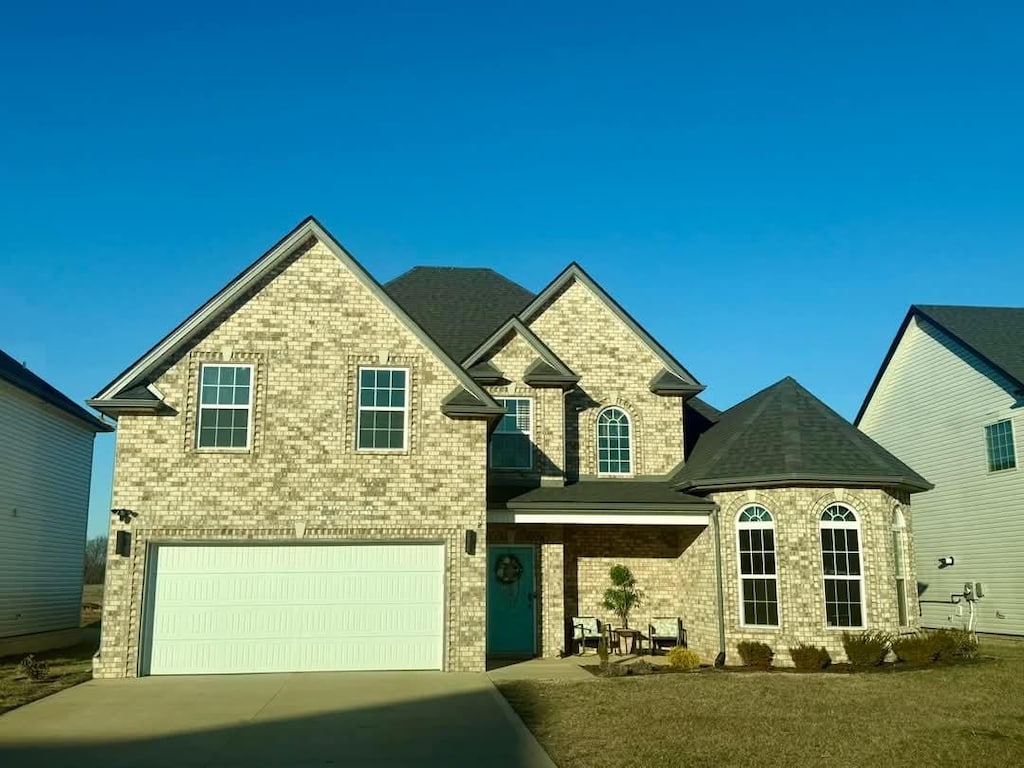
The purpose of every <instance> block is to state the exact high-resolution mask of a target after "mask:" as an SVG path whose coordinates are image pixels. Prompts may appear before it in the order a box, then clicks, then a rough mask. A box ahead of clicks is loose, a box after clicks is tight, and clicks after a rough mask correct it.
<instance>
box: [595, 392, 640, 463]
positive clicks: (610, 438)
mask: <svg viewBox="0 0 1024 768" xmlns="http://www.w3.org/2000/svg"><path fill="white" fill-rule="evenodd" d="M632 472H633V430H632V425H631V424H630V422H629V416H628V415H627V414H626V412H625V411H624V410H622V409H621V408H614V407H613V408H605V409H604V410H603V411H601V413H599V414H598V415H597V474H599V475H629V474H632Z"/></svg>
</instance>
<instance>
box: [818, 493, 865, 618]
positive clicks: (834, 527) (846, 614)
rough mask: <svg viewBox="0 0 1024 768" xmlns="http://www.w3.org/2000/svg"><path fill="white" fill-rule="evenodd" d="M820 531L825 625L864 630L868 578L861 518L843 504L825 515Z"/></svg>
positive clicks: (822, 518) (829, 510) (829, 508)
mask: <svg viewBox="0 0 1024 768" xmlns="http://www.w3.org/2000/svg"><path fill="white" fill-rule="evenodd" d="M820 529H821V562H822V570H823V573H824V578H825V622H826V623H827V624H828V626H830V627H863V626H864V575H863V571H862V570H861V564H860V523H858V522H857V516H856V515H855V514H854V513H853V510H852V509H850V508H849V507H847V506H845V505H843V504H832V505H831V506H829V507H828V508H827V509H826V510H825V511H824V512H822V513H821V521H820Z"/></svg>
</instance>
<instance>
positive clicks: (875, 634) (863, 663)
mask: <svg viewBox="0 0 1024 768" xmlns="http://www.w3.org/2000/svg"><path fill="white" fill-rule="evenodd" d="M890 641H891V638H890V637H889V635H888V634H887V633H885V632H882V631H880V630H871V631H868V632H843V650H844V651H846V658H848V659H849V660H850V663H851V664H853V665H855V666H858V667H874V666H876V665H878V664H881V663H882V661H883V660H884V659H885V655H886V654H887V653H888V652H889V643H890Z"/></svg>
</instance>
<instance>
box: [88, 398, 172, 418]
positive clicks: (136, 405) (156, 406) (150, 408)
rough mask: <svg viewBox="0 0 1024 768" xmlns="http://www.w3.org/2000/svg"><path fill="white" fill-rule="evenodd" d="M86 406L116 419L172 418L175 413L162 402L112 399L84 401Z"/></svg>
mask: <svg viewBox="0 0 1024 768" xmlns="http://www.w3.org/2000/svg"><path fill="white" fill-rule="evenodd" d="M85 403H86V405H88V406H89V407H90V408H95V409H96V410H97V411H99V412H100V413H102V414H104V415H105V416H110V417H111V418H114V419H116V418H117V417H118V416H173V415H174V414H176V413H177V411H176V410H175V409H174V408H172V407H171V406H169V405H168V404H167V403H165V402H163V401H162V400H129V399H125V398H114V399H109V400H100V399H93V400H86V401H85Z"/></svg>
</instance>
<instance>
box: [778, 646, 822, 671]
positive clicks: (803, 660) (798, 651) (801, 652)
mask: <svg viewBox="0 0 1024 768" xmlns="http://www.w3.org/2000/svg"><path fill="white" fill-rule="evenodd" d="M789 655H790V656H791V657H792V658H793V664H794V665H795V666H796V668H797V669H825V668H826V667H827V666H828V665H829V664H831V663H832V657H831V656H830V655H829V653H828V651H826V650H825V649H824V648H815V647H814V646H813V645H807V644H806V643H801V644H800V645H798V646H797V647H796V648H790V649H789Z"/></svg>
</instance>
